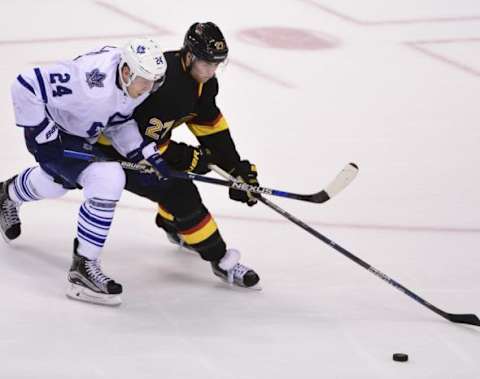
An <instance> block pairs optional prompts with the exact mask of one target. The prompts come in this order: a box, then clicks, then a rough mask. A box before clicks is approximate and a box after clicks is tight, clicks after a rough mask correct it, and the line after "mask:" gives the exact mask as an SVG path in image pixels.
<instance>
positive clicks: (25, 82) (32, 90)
mask: <svg viewBox="0 0 480 379" xmlns="http://www.w3.org/2000/svg"><path fill="white" fill-rule="evenodd" d="M17 80H18V81H19V82H20V84H21V85H22V86H24V87H25V88H26V89H28V90H29V91H30V92H31V93H33V94H34V95H35V90H34V89H33V87H32V86H31V85H30V84H28V83H27V81H26V80H25V79H23V78H22V75H18V76H17Z"/></svg>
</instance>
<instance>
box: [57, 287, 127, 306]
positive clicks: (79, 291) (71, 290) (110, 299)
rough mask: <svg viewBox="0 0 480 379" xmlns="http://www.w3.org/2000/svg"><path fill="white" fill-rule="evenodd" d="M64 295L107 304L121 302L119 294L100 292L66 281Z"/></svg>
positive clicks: (115, 304)
mask: <svg viewBox="0 0 480 379" xmlns="http://www.w3.org/2000/svg"><path fill="white" fill-rule="evenodd" d="M66 295H67V297H68V298H70V299H73V300H79V301H85V302H87V303H92V304H99V305H109V306H117V305H120V304H122V299H121V297H120V295H108V294H100V293H97V292H94V291H92V290H90V289H88V288H85V287H83V286H79V285H78V284H74V283H68V287H67V293H66Z"/></svg>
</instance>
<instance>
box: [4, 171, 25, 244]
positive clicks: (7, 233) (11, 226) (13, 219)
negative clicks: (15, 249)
mask: <svg viewBox="0 0 480 379" xmlns="http://www.w3.org/2000/svg"><path fill="white" fill-rule="evenodd" d="M16 177H17V176H16V175H15V176H14V177H13V178H10V179H8V180H7V181H5V182H2V183H0V232H1V233H2V237H3V238H4V239H5V241H7V242H10V241H11V240H14V239H15V238H17V237H18V236H19V235H20V233H21V227H20V218H19V217H18V206H17V204H15V203H14V202H13V201H12V200H10V197H9V196H8V186H9V184H10V183H12V182H13V181H14V180H15V178H16Z"/></svg>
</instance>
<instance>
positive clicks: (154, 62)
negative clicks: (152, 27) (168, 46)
mask: <svg viewBox="0 0 480 379" xmlns="http://www.w3.org/2000/svg"><path fill="white" fill-rule="evenodd" d="M125 65H127V66H128V68H129V70H130V74H129V76H128V81H126V82H125V81H124V79H123V75H122V69H123V67H124V66H125ZM118 70H119V76H120V83H121V85H122V89H123V91H124V92H125V93H127V94H128V92H127V87H128V86H129V85H130V84H132V82H133V81H134V80H135V78H136V77H137V76H140V77H142V78H144V79H147V80H150V81H152V82H154V87H156V89H158V88H159V87H160V86H161V85H162V84H163V82H164V81H165V74H166V72H167V61H166V59H165V56H164V55H163V52H162V49H161V48H160V46H159V44H158V43H157V41H155V40H153V39H151V38H140V39H134V40H130V41H129V42H128V43H127V44H126V45H125V46H124V47H123V48H122V53H121V59H120V64H119V65H118Z"/></svg>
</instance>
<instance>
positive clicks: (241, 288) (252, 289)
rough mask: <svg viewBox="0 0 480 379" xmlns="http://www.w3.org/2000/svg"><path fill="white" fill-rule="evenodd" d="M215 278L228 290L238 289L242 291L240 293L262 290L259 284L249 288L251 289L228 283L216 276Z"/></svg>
mask: <svg viewBox="0 0 480 379" xmlns="http://www.w3.org/2000/svg"><path fill="white" fill-rule="evenodd" d="M217 277H218V278H219V279H220V280H221V281H222V282H223V283H225V284H226V285H227V286H228V287H229V288H231V289H235V290H236V289H237V288H238V289H239V290H242V291H245V290H246V291H262V290H263V288H262V286H261V285H260V284H258V283H257V284H255V285H254V286H251V287H245V286H241V285H239V284H235V283H230V282H229V281H228V280H225V279H224V278H222V277H221V276H218V275H217Z"/></svg>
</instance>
